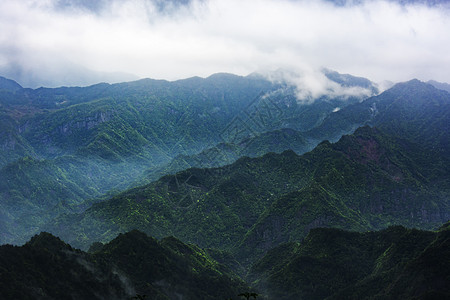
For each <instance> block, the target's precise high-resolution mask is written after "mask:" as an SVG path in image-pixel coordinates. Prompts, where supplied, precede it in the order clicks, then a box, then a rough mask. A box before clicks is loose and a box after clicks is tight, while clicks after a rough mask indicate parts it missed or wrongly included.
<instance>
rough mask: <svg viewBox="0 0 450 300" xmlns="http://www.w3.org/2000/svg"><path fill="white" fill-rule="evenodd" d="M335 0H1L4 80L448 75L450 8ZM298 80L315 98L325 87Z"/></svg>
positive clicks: (315, 80)
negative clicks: (326, 71) (325, 71)
mask: <svg viewBox="0 0 450 300" xmlns="http://www.w3.org/2000/svg"><path fill="white" fill-rule="evenodd" d="M334 2H337V3H339V5H337V4H335V3H333V1H325V0H318V1H306V0H298V1H294V0H281V1H280V0H258V1H251V0H227V1H223V0H192V1H157V0H122V1H119V0H108V1H107V0H102V1H97V2H95V3H92V2H91V1H85V0H59V1H58V0H45V1H37V0H24V1H14V0H3V1H1V2H0V26H1V28H2V31H1V32H0V75H2V76H6V77H10V78H12V79H15V80H17V81H18V82H19V83H20V84H22V85H24V86H26V87H38V86H41V85H45V86H49V87H52V86H60V85H69V86H70V85H88V84H93V83H97V82H99V81H107V82H119V81H128V80H134V79H137V78H144V77H150V78H155V79H167V80H176V79H181V78H187V77H191V76H202V77H206V76H209V75H211V74H213V73H216V72H229V73H234V74H238V75H247V74H249V73H252V72H255V71H256V72H268V71H273V70H277V69H280V68H282V69H288V70H293V71H295V72H296V73H298V74H313V75H314V74H317V72H320V70H321V69H322V68H323V67H327V68H330V69H333V70H337V71H339V72H341V73H348V74H352V75H356V76H363V77H366V78H369V79H371V80H373V81H383V80H389V81H394V82H398V81H406V80H409V79H412V78H418V79H420V80H424V81H427V80H430V79H434V80H437V81H441V82H450V71H449V70H450V57H449V55H448V53H450V36H449V35H448V32H450V18H449V13H450V7H449V5H448V4H445V3H444V2H442V3H444V4H439V3H435V4H434V5H426V4H423V3H422V4H421V2H415V3H409V4H408V3H403V4H401V3H398V2H394V1H383V0H373V1H371V0H367V1H334ZM401 2H407V1H401ZM435 2H437V1H435ZM302 78H303V79H302V80H303V81H302V82H301V84H303V85H306V86H308V88H309V90H310V92H311V93H312V95H315V94H320V93H321V90H323V88H324V87H325V88H327V87H326V86H324V85H323V84H322V85H319V84H320V80H321V78H320V76H303V77H302ZM322 79H323V78H322ZM332 89H334V90H335V92H336V93H338V94H339V93H340V91H338V90H337V87H334V88H333V87H332ZM346 92H348V91H346ZM350 92H352V93H362V92H363V91H350ZM300 96H302V95H300Z"/></svg>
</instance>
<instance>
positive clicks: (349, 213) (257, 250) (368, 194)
mask: <svg viewBox="0 0 450 300" xmlns="http://www.w3.org/2000/svg"><path fill="white" fill-rule="evenodd" d="M449 175H450V174H449V172H448V169H446V168H443V167H442V165H441V160H440V159H438V157H432V158H431V157H429V156H428V154H427V153H426V152H423V151H422V148H421V147H419V146H417V145H415V144H411V143H409V142H408V141H404V140H402V139H398V138H395V137H392V136H388V135H385V134H383V133H382V132H380V131H379V130H377V129H372V128H370V127H364V128H361V129H359V130H358V131H356V132H355V134H354V135H351V136H345V137H343V138H342V139H341V140H340V141H339V142H338V143H336V144H330V143H328V142H324V143H322V144H320V145H319V146H318V147H316V148H315V149H314V150H313V151H311V152H309V153H307V154H304V155H302V156H298V155H296V154H295V153H294V152H292V151H286V152H283V153H282V154H274V153H271V154H267V155H265V156H263V157H260V158H254V159H250V158H242V159H240V160H238V161H237V162H236V163H234V164H232V165H229V166H225V167H221V168H215V169H195V168H194V169H189V170H186V171H183V172H180V173H177V174H176V175H171V176H165V177H163V178H161V179H160V180H158V181H156V182H154V183H152V184H149V185H147V186H143V187H139V188H135V189H132V190H129V191H127V192H124V193H122V194H119V195H118V196H116V197H113V198H112V199H110V200H108V201H105V202H102V203H98V204H95V205H93V206H92V207H91V208H89V209H88V210H87V211H86V212H84V213H82V214H75V215H67V216H62V217H60V218H58V219H56V220H54V221H53V222H52V223H51V224H49V225H48V226H47V227H46V230H50V231H51V232H54V233H55V234H57V235H59V236H62V237H64V239H65V240H67V241H70V243H73V244H74V245H77V246H80V247H86V246H87V245H88V244H89V243H91V242H93V241H96V240H102V241H107V240H109V239H111V238H112V237H114V236H115V235H116V234H117V233H118V232H125V231H129V230H131V229H134V228H138V229H140V230H143V231H144V232H147V233H148V234H151V235H154V236H156V237H161V236H166V235H175V236H177V237H178V238H180V239H181V240H184V241H191V242H195V243H197V244H199V245H200V246H202V247H216V248H222V249H229V250H233V251H236V254H237V255H238V257H240V258H242V259H249V261H247V263H249V262H251V261H252V260H253V259H254V258H255V257H257V256H258V255H260V254H262V253H264V252H265V251H267V250H269V249H270V248H273V247H274V246H276V245H278V244H280V243H283V242H288V241H298V240H301V239H302V238H303V237H305V236H306V235H307V233H308V231H309V230H310V229H311V228H315V227H323V226H332V227H339V228H346V229H353V230H367V229H378V228H385V227H387V226H389V225H391V224H403V225H407V226H418V227H420V228H433V227H434V226H437V224H440V223H442V222H445V221H447V220H448V219H449V218H450V215H449V212H450V203H449V199H450V198H449V192H450V189H449V186H448V182H449ZM429 178H433V180H429Z"/></svg>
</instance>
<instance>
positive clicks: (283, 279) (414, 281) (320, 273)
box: [0, 223, 450, 300]
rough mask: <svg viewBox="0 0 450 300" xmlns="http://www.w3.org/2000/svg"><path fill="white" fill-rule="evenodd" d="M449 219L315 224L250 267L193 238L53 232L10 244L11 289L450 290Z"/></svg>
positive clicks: (405, 295) (417, 293) (124, 293)
mask: <svg viewBox="0 0 450 300" xmlns="http://www.w3.org/2000/svg"><path fill="white" fill-rule="evenodd" d="M449 249H450V230H449V223H446V224H445V225H443V226H441V228H440V229H439V230H438V231H422V230H417V229H406V228H404V227H402V226H391V227H389V228H387V229H384V230H382V231H378V232H363V233H358V232H349V231H344V230H340V229H331V228H316V229H312V230H311V231H310V233H309V234H308V235H307V237H306V238H305V239H304V240H303V241H302V242H300V243H287V244H281V245H279V246H277V247H276V248H274V249H271V250H270V251H268V252H267V254H266V255H265V256H264V257H262V258H261V259H260V260H258V261H256V262H255V263H254V264H253V265H252V266H251V268H250V269H249V272H248V274H246V279H247V280H248V281H249V282H251V283H252V287H251V288H250V287H249V286H248V285H247V284H246V283H245V282H244V281H243V280H242V279H241V278H239V277H238V276H237V275H236V274H234V273H233V272H232V271H231V270H230V269H229V268H228V267H226V266H225V265H223V264H220V263H219V262H217V261H216V260H214V258H213V257H212V256H210V255H209V254H208V253H209V251H205V250H203V249H201V248H199V247H198V246H196V245H193V244H184V243H182V242H181V241H180V240H178V239H176V238H174V237H166V238H163V239H161V240H159V241H158V240H156V239H154V238H151V237H148V236H147V235H145V234H144V233H142V232H139V231H136V230H134V231H131V232H128V233H126V234H120V235H119V236H117V237H116V238H115V239H113V240H112V241H111V242H109V243H107V244H105V245H103V244H100V243H96V244H95V245H93V246H92V247H91V249H90V250H89V252H88V253H86V252H83V251H80V250H76V249H74V248H72V247H71V246H69V245H68V244H65V243H64V242H62V241H61V240H60V239H59V238H57V237H54V236H52V235H51V234H48V233H41V234H39V235H36V236H34V237H33V238H32V239H31V240H30V241H29V242H27V243H26V244H25V245H24V246H22V247H17V246H11V245H3V246H0V290H1V291H2V298H5V299H36V298H45V299H58V298H63V299H73V298H77V299H80V298H81V299H170V300H172V299H174V300H175V299H180V297H182V298H183V299H187V300H191V299H192V300H194V299H195V300H202V299H205V300H206V299H228V300H230V299H260V298H261V299H286V300H288V299H289V300H290V299H292V300H294V299H296V300H298V299H300V300H301V299H431V298H434V299H447V298H448V297H449V296H450V287H449V286H448V280H449V279H450V264H449V263H450V251H449Z"/></svg>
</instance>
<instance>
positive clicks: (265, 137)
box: [0, 73, 368, 243]
mask: <svg viewBox="0 0 450 300" xmlns="http://www.w3.org/2000/svg"><path fill="white" fill-rule="evenodd" d="M333 74H335V76H337V77H339V76H340V75H339V74H338V73H333ZM336 74H337V75H336ZM342 76H343V77H345V78H350V75H342ZM339 78H340V77H339ZM350 79H351V80H355V82H354V83H352V84H356V85H358V84H362V85H367V82H368V81H367V80H364V79H360V78H356V79H354V78H353V77H351V78H350ZM7 82H8V86H9V88H8V89H4V90H1V93H0V127H1V129H2V131H0V168H1V169H0V174H1V175H2V176H5V177H8V180H9V181H8V184H7V185H6V184H5V185H3V186H1V187H0V207H2V208H3V209H5V213H4V215H5V219H4V220H3V222H6V223H7V224H9V225H8V226H6V227H5V228H16V229H15V230H13V232H14V233H12V232H11V231H10V230H9V229H8V230H7V231H6V232H4V233H2V235H0V242H3V243H5V242H15V243H22V242H24V241H25V240H26V239H28V238H29V237H30V235H31V234H33V233H35V232H36V230H37V227H39V226H40V225H41V224H42V223H43V222H46V221H47V220H48V218H50V217H54V216H56V214H59V213H62V212H74V211H79V210H83V209H85V208H86V207H88V206H90V204H92V203H94V202H97V201H99V199H98V197H105V195H111V194H113V193H115V192H117V191H120V190H124V189H126V188H127V187H129V186H136V184H137V183H148V182H149V181H151V180H156V179H158V178H159V177H160V176H163V175H165V174H168V173H172V172H173V173H174V172H177V171H179V170H182V169H185V168H187V167H194V166H197V167H206V166H215V165H217V166H220V165H224V164H227V163H232V162H234V161H235V160H236V159H238V158H239V157H241V156H242V155H249V156H258V155H263V154H265V153H267V152H271V151H275V152H282V151H284V150H286V149H294V150H296V151H298V152H299V153H303V152H305V151H308V150H310V149H312V148H313V147H314V146H315V145H316V144H317V143H318V141H317V140H314V141H312V142H311V141H310V140H309V139H308V138H306V137H304V136H303V134H302V133H301V132H300V131H304V130H309V129H311V128H314V127H315V126H317V125H318V124H321V122H322V120H324V119H325V118H326V117H327V116H328V115H329V114H332V113H333V111H334V110H335V109H336V107H345V106H347V105H350V104H352V103H357V102H359V101H361V98H358V97H350V98H349V97H344V96H339V97H334V98H333V97H327V96H323V97H321V98H320V99H316V101H314V102H313V103H311V104H305V103H301V102H298V99H297V98H296V88H295V87H294V86H292V85H291V84H289V83H287V82H278V83H273V82H270V81H268V80H267V79H265V78H264V77H262V76H256V75H252V76H248V77H241V76H235V75H232V74H214V75H212V76H210V77H208V78H205V79H203V78H198V77H194V78H189V79H185V80H179V81H175V82H168V81H163V80H151V79H144V80H139V81H135V82H128V83H121V84H113V85H110V84H106V83H102V84H97V85H93V86H89V87H83V88H80V87H61V88H54V89H49V88H39V89H35V90H33V89H24V88H21V87H20V86H18V85H16V84H14V83H11V81H7ZM217 149H219V150H220V151H218V152H219V153H217V155H216V154H215V153H216V152H217ZM231 149H232V150H231ZM228 150H230V151H228ZM211 155H214V156H215V157H211ZM25 158H27V159H28V160H27V161H28V162H31V161H34V162H35V163H26V164H25V163H24V159H25ZM211 159H212V160H211ZM44 165H45V166H46V167H45V168H43V169H40V167H39V166H44ZM44 170H46V171H45V172H44ZM50 170H51V171H50ZM47 171H49V172H47ZM19 174H20V175H19ZM49 174H50V175H49ZM4 182H6V181H4ZM41 186H42V188H41ZM56 190H57V191H58V192H55V191H56ZM48 191H52V192H51V193H49V192H48ZM12 199H14V201H13V200H12ZM84 201H87V202H84ZM8 203H9V204H8ZM11 203H17V207H13V206H11V205H10V204H11ZM23 212H27V213H26V214H25V213H23ZM28 212H31V213H32V214H28ZM13 224H15V225H13ZM23 226H24V227H23ZM20 233H22V234H20Z"/></svg>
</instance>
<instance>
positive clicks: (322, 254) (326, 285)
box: [249, 226, 450, 299]
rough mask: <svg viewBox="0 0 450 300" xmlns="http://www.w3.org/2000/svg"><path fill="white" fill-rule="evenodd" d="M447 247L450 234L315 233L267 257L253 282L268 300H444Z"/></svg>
mask: <svg viewBox="0 0 450 300" xmlns="http://www.w3.org/2000/svg"><path fill="white" fill-rule="evenodd" d="M449 246H450V231H448V230H441V231H438V232H429V231H421V230H416V229H406V228H404V227H401V226H393V227H389V228H388V229H385V230H382V231H379V232H365V233H356V232H347V231H343V230H339V229H313V230H311V232H310V233H309V235H308V236H307V237H306V239H305V240H304V241H303V242H302V243H300V244H292V243H291V244H283V245H281V246H279V247H277V248H275V249H273V250H271V251H269V252H268V253H267V254H266V255H265V256H264V257H263V258H262V259H261V260H259V261H258V262H256V263H255V264H254V265H253V266H252V268H251V270H250V274H249V278H250V279H251V280H254V284H255V285H256V287H259V288H260V290H261V291H263V292H264V293H266V294H268V295H269V298H270V299H431V298H433V299H446V298H448V297H449V296H450V288H449V286H448V284H445V282H448V279H449V278H450V277H449V276H450V273H449V270H450V264H449V262H450V252H449V249H450V248H449Z"/></svg>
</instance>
